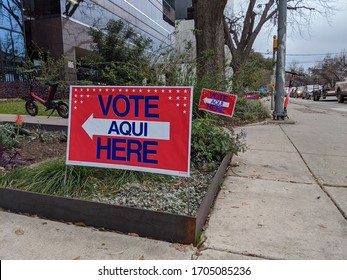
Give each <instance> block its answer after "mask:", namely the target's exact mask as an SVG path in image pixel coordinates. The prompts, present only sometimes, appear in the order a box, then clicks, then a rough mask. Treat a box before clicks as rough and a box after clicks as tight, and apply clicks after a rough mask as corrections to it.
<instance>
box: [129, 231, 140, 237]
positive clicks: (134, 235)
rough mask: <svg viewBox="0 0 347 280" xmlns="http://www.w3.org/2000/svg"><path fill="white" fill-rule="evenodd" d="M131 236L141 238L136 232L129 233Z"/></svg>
mask: <svg viewBox="0 0 347 280" xmlns="http://www.w3.org/2000/svg"><path fill="white" fill-rule="evenodd" d="M128 235H129V236H133V237H139V235H138V234H137V233H135V232H130V233H128Z"/></svg>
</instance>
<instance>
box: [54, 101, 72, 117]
mask: <svg viewBox="0 0 347 280" xmlns="http://www.w3.org/2000/svg"><path fill="white" fill-rule="evenodd" d="M57 111H58V114H59V116H61V117H62V118H64V119H67V118H68V117H69V105H67V104H66V103H65V102H63V101H59V102H58V105H57Z"/></svg>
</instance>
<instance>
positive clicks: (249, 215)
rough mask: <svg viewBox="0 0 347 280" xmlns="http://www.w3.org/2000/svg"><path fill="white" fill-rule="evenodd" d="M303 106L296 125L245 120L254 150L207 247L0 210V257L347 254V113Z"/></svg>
mask: <svg viewBox="0 0 347 280" xmlns="http://www.w3.org/2000/svg"><path fill="white" fill-rule="evenodd" d="M307 104H308V103H306V100H303V101H301V100H298V101H295V100H291V102H290V104H289V107H288V115H289V117H290V120H293V121H295V124H287V123H285V122H282V121H279V122H278V123H275V124H273V123H267V124H266V123H265V124H256V125H251V126H247V127H245V128H244V129H245V131H246V133H247V143H248V147H249V148H248V150H247V152H245V153H244V154H240V155H239V156H236V157H234V158H233V160H232V163H231V166H230V167H229V170H228V172H227V174H226V177H225V180H224V183H223V184H222V187H221V191H220V192H219V194H218V197H217V199H216V202H215V205H214V206H213V209H212V211H211V215H210V219H209V221H208V223H207V225H206V231H205V236H206V241H205V243H204V244H203V246H204V247H205V248H204V250H201V251H199V252H198V250H197V248H195V247H193V246H186V245H180V244H170V243H167V242H163V241H157V240H151V239H147V238H142V237H136V236H129V235H126V234H120V233H115V232H102V231H98V230H96V229H93V228H88V227H77V226H74V225H69V224H65V223H60V222H54V221H48V220H44V219H39V218H37V217H28V216H24V215H18V214H13V213H8V212H5V211H2V212H0V224H1V227H0V244H1V245H0V259H74V258H76V257H78V258H80V259H134V260H138V259H139V258H145V259H181V260H189V259H200V260H206V259H207V260H208V259H214V260H217V259H228V260H231V259H290V260H291V259H303V260H306V259H323V260H330V259H332V260H337V259H342V260H346V259H347V172H346V166H347V149H346V141H347V130H346V127H347V114H343V113H341V112H337V111H334V110H324V109H322V108H314V107H308V106H307ZM340 105H344V106H345V107H347V106H346V105H347V104H340ZM2 117H3V116H0V120H2V119H1V118H2ZM18 230H21V233H22V234H16V231H17V233H18Z"/></svg>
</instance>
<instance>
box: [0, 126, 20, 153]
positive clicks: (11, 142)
mask: <svg viewBox="0 0 347 280" xmlns="http://www.w3.org/2000/svg"><path fill="white" fill-rule="evenodd" d="M17 130H18V128H17V125H15V124H13V123H5V124H0V145H1V146H4V147H5V148H13V147H18V146H19V141H18V136H19V135H17V134H18V133H17Z"/></svg>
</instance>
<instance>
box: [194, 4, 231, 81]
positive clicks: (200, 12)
mask: <svg viewBox="0 0 347 280" xmlns="http://www.w3.org/2000/svg"><path fill="white" fill-rule="evenodd" d="M226 3H227V0H215V1H210V0H193V8H194V21H195V37H196V51H197V78H198V82H199V84H202V85H206V86H207V85H211V82H212V81H213V83H214V84H216V83H220V82H221V81H224V79H225V55H224V43H225V40H224V28H223V13H224V8H225V6H226Z"/></svg>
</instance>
